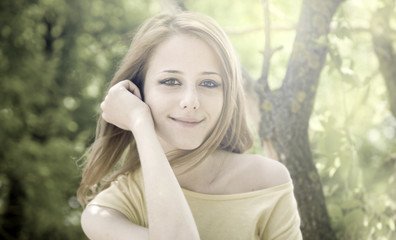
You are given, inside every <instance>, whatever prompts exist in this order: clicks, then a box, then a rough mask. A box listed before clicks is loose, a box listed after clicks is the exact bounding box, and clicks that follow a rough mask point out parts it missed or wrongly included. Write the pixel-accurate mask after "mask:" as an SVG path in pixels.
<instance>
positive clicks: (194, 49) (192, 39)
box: [148, 34, 221, 73]
mask: <svg viewBox="0 0 396 240" xmlns="http://www.w3.org/2000/svg"><path fill="white" fill-rule="evenodd" d="M150 69H151V70H159V71H161V70H166V69H174V70H183V69H196V70H197V71H212V72H218V73H220V72H221V66H220V61H219V58H218V56H217V55H216V52H215V51H213V49H212V47H211V46H209V45H208V44H207V43H206V42H205V41H203V40H202V39H200V38H198V37H196V36H193V35H188V34H176V35H173V36H171V37H169V38H167V39H166V40H165V41H164V42H162V43H161V44H159V45H158V46H157V47H156V49H155V50H154V52H153V53H152V55H151V57H150V59H149V62H148V70H149V71H150Z"/></svg>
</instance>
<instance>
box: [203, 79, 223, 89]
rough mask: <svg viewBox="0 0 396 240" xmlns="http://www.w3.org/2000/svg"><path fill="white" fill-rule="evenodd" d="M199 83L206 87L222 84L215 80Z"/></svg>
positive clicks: (215, 86)
mask: <svg viewBox="0 0 396 240" xmlns="http://www.w3.org/2000/svg"><path fill="white" fill-rule="evenodd" d="M199 85H200V86H202V87H206V88H217V87H219V86H220V84H218V83H217V82H216V81H213V80H204V81H202V82H201V83H200V84H199Z"/></svg>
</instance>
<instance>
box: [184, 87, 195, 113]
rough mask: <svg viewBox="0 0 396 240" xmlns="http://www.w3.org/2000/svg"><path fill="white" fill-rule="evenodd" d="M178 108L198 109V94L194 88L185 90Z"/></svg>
mask: <svg viewBox="0 0 396 240" xmlns="http://www.w3.org/2000/svg"><path fill="white" fill-rule="evenodd" d="M180 107H181V108H182V109H186V110H196V109H198V108H199V99H198V93H197V90H196V89H195V87H192V88H190V89H185V92H184V94H183V96H182V99H181V101H180Z"/></svg>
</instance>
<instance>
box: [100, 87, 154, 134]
mask: <svg viewBox="0 0 396 240" xmlns="http://www.w3.org/2000/svg"><path fill="white" fill-rule="evenodd" d="M100 107H101V109H102V111H103V112H102V118H103V119H104V120H105V121H106V122H108V123H111V124H113V125H115V126H117V127H119V128H121V129H124V130H130V131H132V132H134V130H135V129H137V128H138V127H139V126H140V124H142V123H144V124H151V125H152V126H154V124H153V119H152V116H151V112H150V108H149V106H148V105H147V104H146V103H144V102H143V101H142V100H141V94H140V91H139V88H138V87H137V86H136V85H135V84H133V83H132V82H131V81H129V80H124V81H121V82H119V83H117V84H115V85H114V86H113V87H111V88H110V90H109V92H108V94H107V96H106V97H105V99H104V101H103V102H102V103H101V104H100Z"/></svg>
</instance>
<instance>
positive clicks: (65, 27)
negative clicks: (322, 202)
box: [0, 0, 396, 239]
mask: <svg viewBox="0 0 396 240" xmlns="http://www.w3.org/2000/svg"><path fill="white" fill-rule="evenodd" d="M301 3H302V1H301V0H295V1H290V0H277V1H270V16H271V21H272V28H271V39H272V45H273V47H275V48H276V47H282V49H281V50H279V51H277V52H276V53H275V54H274V56H273V57H272V59H271V71H270V73H269V84H270V87H271V88H272V89H276V88H277V87H279V86H280V85H281V83H282V80H283V78H284V74H285V69H286V65H287V61H288V59H289V57H290V54H291V50H292V44H293V41H294V36H295V29H296V24H297V21H298V17H299V12H300V8H301ZM184 5H185V6H186V8H187V9H189V10H192V11H197V12H202V13H205V14H208V15H209V16H212V17H213V18H215V19H216V20H217V21H218V22H219V23H220V25H221V26H222V27H223V28H224V29H225V30H226V32H227V33H228V35H229V36H230V38H231V40H232V42H233V44H234V47H235V49H236V50H237V53H238V56H239V57H240V60H241V62H242V65H243V66H244V67H245V69H246V70H247V71H248V72H249V73H250V75H251V76H252V77H253V78H255V79H257V78H259V76H260V74H261V65H262V61H263V55H262V50H263V49H264V31H263V24H264V11H263V2H262V1H259V0H244V1H240V0H216V1H211V0H201V1H193V0H185V1H184ZM380 9H388V11H389V12H390V13H389V12H388V13H387V14H389V15H387V18H386V19H387V23H388V24H389V26H390V28H389V29H388V37H389V38H390V39H391V41H392V44H393V48H395V47H396V13H395V3H394V1H392V0H371V1H359V0H347V1H345V2H344V3H343V4H342V5H341V6H340V7H339V9H338V10H337V12H336V14H335V16H334V18H333V20H332V23H331V32H330V34H329V38H328V39H329V41H328V44H329V53H328V56H327V61H326V65H325V67H324V69H323V71H322V74H321V79H320V83H319V87H318V89H317V96H316V100H315V105H314V112H313V114H312V116H311V119H310V126H309V127H310V128H309V131H310V142H311V150H312V152H313V154H314V161H315V165H316V168H317V170H318V172H319V174H320V177H321V182H322V184H323V191H324V195H325V197H326V203H327V209H328V211H329V214H330V217H331V223H332V227H333V229H334V230H335V232H336V235H337V237H338V238H339V239H396V234H395V221H396V184H395V180H396V179H395V178H396V140H395V139H396V118H395V113H393V114H392V112H391V111H390V103H391V102H392V100H391V99H393V100H394V101H396V100H395V99H396V96H395V94H396V92H394V91H393V92H392V91H390V89H389V87H387V85H386V84H385V80H384V78H383V75H382V74H381V72H380V69H379V63H378V59H377V56H376V54H375V52H374V48H375V44H374V42H373V40H372V33H373V31H375V29H373V27H372V21H373V19H374V17H375V16H376V14H378V11H379V10H380ZM160 10H161V4H159V2H158V1H154V0H112V1H106V0H90V1H80V0H31V1H28V0H2V1H1V2H0V239H86V238H85V236H84V234H83V233H82V230H81V227H80V221H79V220H80V215H81V211H82V209H81V207H80V205H79V203H78V202H77V200H76V189H77V187H78V184H79V180H80V174H81V170H80V168H79V159H80V157H81V156H82V154H83V153H84V151H85V149H86V148H87V146H89V144H90V143H91V142H92V141H93V139H94V132H95V124H96V119H97V116H98V113H99V103H100V102H101V100H102V98H103V97H104V92H105V89H106V88H107V84H108V82H109V80H110V79H111V78H112V75H113V74H114V72H115V70H116V69H117V66H118V64H119V62H120V60H121V58H122V57H123V55H124V54H125V53H126V51H127V49H128V46H129V44H130V40H131V38H132V37H133V34H134V31H135V30H136V28H137V27H138V26H139V25H140V24H141V23H142V21H144V20H145V19H147V18H148V17H150V16H152V15H154V14H156V13H159V12H160ZM395 61H396V59H395ZM394 67H395V68H396V62H395V64H394ZM393 81H394V82H396V79H393ZM392 94H393V95H392ZM249 117H250V118H251V119H255V118H257V116H254V111H251V115H250V116H249ZM253 125H254V124H253ZM253 129H254V127H253ZM252 151H254V152H259V153H261V154H266V153H265V152H263V151H262V150H261V149H260V147H258V146H257V145H256V147H255V148H254V149H253V150H252Z"/></svg>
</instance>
